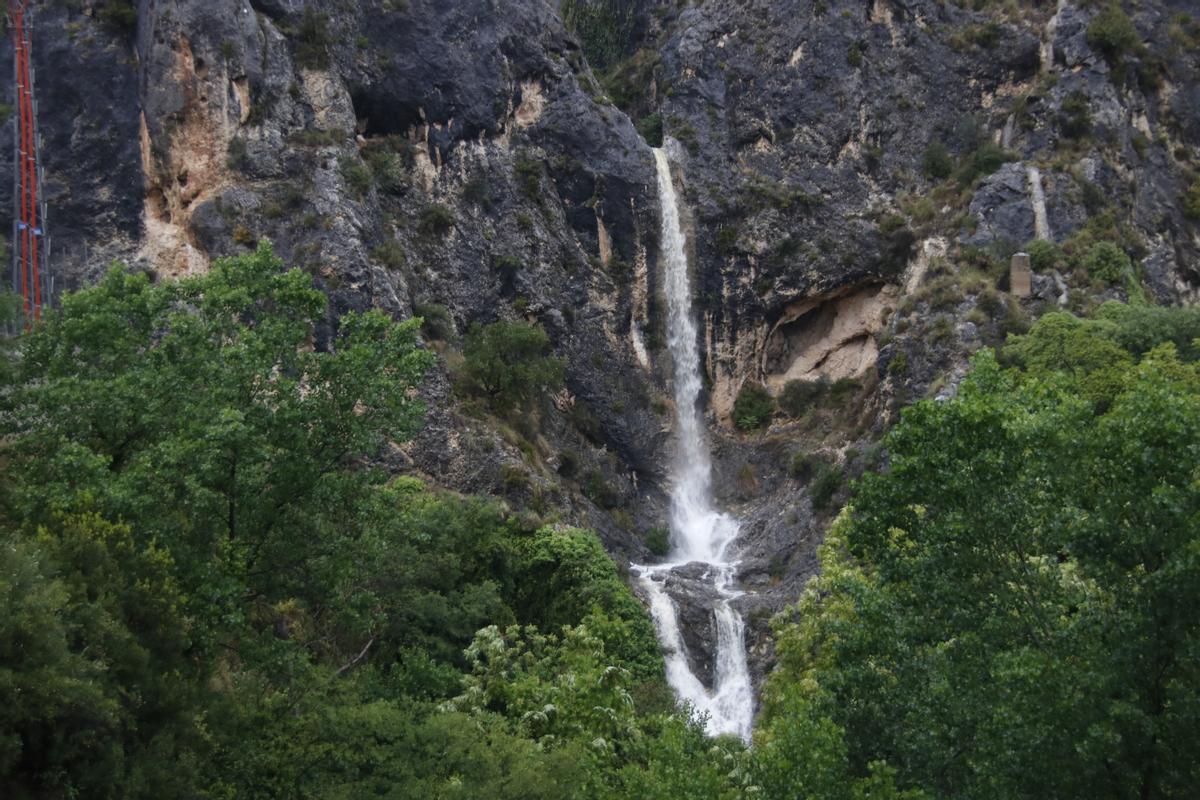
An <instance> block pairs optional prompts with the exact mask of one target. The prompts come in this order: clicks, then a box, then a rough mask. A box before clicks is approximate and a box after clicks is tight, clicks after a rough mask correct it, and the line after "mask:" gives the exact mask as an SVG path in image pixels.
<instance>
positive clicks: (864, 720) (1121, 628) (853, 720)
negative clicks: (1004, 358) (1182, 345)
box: [762, 320, 1200, 798]
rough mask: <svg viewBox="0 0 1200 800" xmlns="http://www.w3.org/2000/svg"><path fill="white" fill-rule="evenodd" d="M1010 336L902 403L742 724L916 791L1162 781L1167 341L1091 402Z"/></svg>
mask: <svg viewBox="0 0 1200 800" xmlns="http://www.w3.org/2000/svg"><path fill="white" fill-rule="evenodd" d="M1043 322H1044V320H1043ZM1040 324H1042V323H1039V325H1040ZM1052 324H1053V325H1055V326H1057V329H1060V330H1061V329H1062V327H1063V323H1062V321H1061V320H1058V321H1054V322H1053V323H1052ZM1038 334H1039V332H1038V331H1037V327H1036V326H1035V330H1034V331H1032V332H1031V340H1038V339H1039V335H1038ZM1074 335H1075V334H1074V332H1071V336H1070V337H1067V338H1066V341H1068V342H1069V341H1071V339H1072V338H1073V337H1074ZM1090 335H1092V336H1095V337H1097V338H1101V339H1105V341H1107V339H1106V338H1105V336H1104V334H1103V333H1100V332H1098V331H1097V330H1093V331H1092V332H1091V334H1090ZM1056 340H1059V341H1061V340H1063V337H1061V336H1057V337H1053V338H1051V339H1050V340H1047V341H1056ZM1028 349H1030V351H1031V352H1030V353H1027V360H1026V361H1025V362H1024V363H1026V365H1027V366H1026V371H1024V372H1017V371H1011V370H1010V371H1005V370H1003V369H1002V368H1001V367H1000V365H999V364H998V363H997V362H996V360H995V358H994V357H993V356H992V355H991V354H990V352H988V351H984V352H982V353H981V354H980V355H979V356H977V357H976V359H975V361H974V366H973V370H972V372H971V374H970V375H969V376H968V378H967V380H965V381H964V382H963V384H962V386H961V387H960V392H959V394H958V396H957V397H956V398H955V399H954V400H951V401H947V402H932V401H925V402H921V403H918V404H917V405H916V406H914V407H912V408H910V409H908V410H906V411H905V412H904V414H903V418H902V422H901V423H900V424H899V425H898V426H897V427H896V428H895V429H894V430H893V432H892V433H891V434H890V435H889V437H888V440H887V442H888V450H889V454H890V469H889V471H888V472H887V473H886V474H880V475H867V476H866V477H864V478H863V480H862V481H860V483H859V485H858V487H857V493H856V497H855V502H854V506H853V508H852V509H851V510H850V511H849V512H848V513H846V514H844V515H843V517H842V518H841V519H840V520H839V522H838V523H837V525H835V527H834V529H833V531H831V533H830V535H829V537H828V538H827V540H826V544H825V545H824V547H823V549H822V554H821V563H822V573H821V576H820V577H819V578H817V579H816V580H815V581H814V583H813V584H812V585H811V586H810V588H809V589H808V590H807V591H806V594H805V598H804V599H803V601H802V603H801V606H800V608H799V609H798V611H797V613H795V614H794V615H791V617H790V619H789V620H787V621H785V622H784V623H783V625H782V627H781V629H780V631H779V643H778V652H779V658H780V667H779V669H778V670H777V672H776V674H775V675H773V676H772V678H771V680H770V683H769V686H768V690H767V697H766V700H765V702H764V713H763V723H762V724H763V731H764V732H763V734H762V735H763V737H764V739H765V740H767V741H772V740H774V739H775V738H776V737H778V736H786V735H787V734H788V733H789V732H792V731H794V730H795V729H797V728H798V726H804V725H808V726H815V725H817V724H818V723H819V721H820V720H821V719H822V718H825V717H827V718H828V719H829V720H830V721H831V722H832V724H833V726H835V727H833V728H829V729H828V730H829V734H828V735H834V734H836V732H837V730H836V729H838V728H840V729H841V730H842V731H844V742H845V746H846V759H847V764H848V770H849V773H850V775H851V776H854V777H856V778H865V777H867V776H868V775H869V774H870V770H871V769H872V764H875V763H876V762H880V761H884V762H886V764H887V765H888V766H889V767H890V768H891V769H893V770H895V780H896V783H897V785H899V786H902V787H913V788H920V789H923V790H925V791H926V792H928V793H931V794H933V795H936V796H947V797H949V796H970V797H979V798H993V797H994V798H1011V797H1033V796H1037V797H1047V796H1063V797H1100V796H1104V797H1132V796H1142V797H1171V796H1180V795H1183V794H1186V793H1187V792H1188V791H1190V789H1189V788H1188V787H1190V786H1192V785H1193V784H1194V782H1195V781H1196V779H1197V777H1200V775H1198V774H1197V773H1198V767H1197V762H1196V760H1195V759H1194V758H1193V757H1191V755H1190V754H1184V752H1183V750H1182V749H1181V748H1180V745H1179V744H1178V743H1180V742H1188V741H1194V740H1196V737H1197V736H1200V706H1197V704H1196V703H1194V702H1193V701H1192V700H1189V699H1185V698H1189V697H1190V698H1194V697H1195V696H1197V692H1198V690H1200V671H1197V669H1196V668H1195V665H1194V663H1195V662H1194V660H1193V659H1191V657H1190V655H1189V654H1190V653H1193V652H1194V651H1195V650H1194V648H1196V646H1197V644H1198V643H1200V625H1197V623H1196V621H1195V618H1194V615H1191V614H1189V613H1187V612H1185V611H1184V610H1183V609H1184V608H1185V606H1186V604H1191V603H1195V602H1198V601H1200V561H1197V559H1195V557H1194V556H1193V553H1194V552H1195V549H1196V547H1197V546H1198V544H1200V540H1198V539H1197V531H1200V528H1197V526H1196V525H1195V520H1196V519H1197V514H1200V485H1198V484H1197V482H1196V475H1197V464H1200V456H1198V455H1197V454H1200V391H1198V390H1200V375H1198V374H1197V371H1196V368H1195V366H1194V365H1192V364H1189V363H1184V362H1181V361H1180V360H1179V359H1178V358H1177V355H1176V352H1175V348H1174V346H1173V345H1171V344H1166V345H1162V346H1160V347H1158V348H1156V349H1154V350H1151V351H1150V352H1149V353H1147V354H1146V355H1145V356H1144V357H1143V358H1142V360H1141V361H1140V362H1137V361H1135V360H1134V359H1133V358H1132V357H1130V355H1129V354H1126V357H1125V359H1124V360H1123V362H1122V363H1123V366H1122V368H1121V369H1122V371H1123V374H1122V375H1121V376H1120V380H1118V381H1117V383H1118V384H1119V386H1120V387H1121V388H1120V389H1119V390H1117V391H1116V392H1115V393H1114V395H1113V396H1112V398H1111V403H1110V404H1109V406H1108V407H1107V410H1104V411H1103V412H1102V413H1099V414H1097V407H1096V406H1095V405H1094V403H1093V402H1091V401H1090V400H1089V399H1088V398H1087V396H1086V394H1087V393H1086V391H1085V390H1084V389H1083V388H1082V387H1081V385H1080V383H1079V381H1077V380H1076V378H1075V376H1074V375H1072V374H1071V371H1070V369H1069V368H1064V367H1065V365H1064V364H1063V363H1062V362H1057V361H1055V360H1054V359H1053V358H1051V357H1050V354H1051V353H1052V350H1053V348H1049V347H1043V348H1040V350H1039V354H1037V355H1036V357H1035V354H1034V353H1033V352H1032V351H1033V350H1037V349H1038V348H1028ZM1043 359H1044V360H1043ZM797 746H801V745H797ZM831 752H834V753H835V754H836V750H835V751H831ZM812 757H814V758H815V757H816V756H815V755H814V756H812ZM876 769H878V767H876Z"/></svg>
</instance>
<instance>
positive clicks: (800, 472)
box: [788, 453, 820, 483]
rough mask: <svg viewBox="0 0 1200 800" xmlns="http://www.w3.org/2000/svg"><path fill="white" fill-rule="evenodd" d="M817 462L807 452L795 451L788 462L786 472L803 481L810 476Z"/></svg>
mask: <svg viewBox="0 0 1200 800" xmlns="http://www.w3.org/2000/svg"><path fill="white" fill-rule="evenodd" d="M819 463H820V462H819V461H817V460H816V459H815V458H813V457H812V456H810V455H808V454H807V453H795V454H793V455H792V461H791V463H790V464H788V474H789V475H791V476H792V477H793V478H795V479H796V480H798V481H800V482H802V483H803V482H804V481H807V480H808V479H809V478H811V477H812V475H813V471H814V470H815V469H816V467H817V465H818V464H819Z"/></svg>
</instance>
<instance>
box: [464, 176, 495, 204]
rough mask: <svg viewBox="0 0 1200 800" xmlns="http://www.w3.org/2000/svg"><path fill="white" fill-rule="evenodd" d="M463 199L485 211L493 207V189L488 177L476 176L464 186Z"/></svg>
mask: <svg viewBox="0 0 1200 800" xmlns="http://www.w3.org/2000/svg"><path fill="white" fill-rule="evenodd" d="M462 198H463V200H466V201H467V202H468V203H470V204H471V205H473V206H475V207H477V208H482V209H483V210H484V211H487V210H489V209H491V207H492V187H491V184H490V183H488V179H487V176H485V175H475V176H473V177H472V178H471V179H470V180H469V181H467V182H466V183H464V184H463V187H462Z"/></svg>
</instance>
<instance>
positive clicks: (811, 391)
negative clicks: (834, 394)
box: [779, 378, 829, 417]
mask: <svg viewBox="0 0 1200 800" xmlns="http://www.w3.org/2000/svg"><path fill="white" fill-rule="evenodd" d="M827 388H829V383H828V381H826V380H825V379H824V378H818V379H816V380H812V381H806V380H793V381H788V382H787V383H785V384H784V385H783V391H782V392H780V393H779V407H780V408H781V409H782V410H783V412H784V413H785V414H787V415H788V416H789V417H798V416H800V415H801V414H803V413H804V412H805V411H807V410H808V408H809V406H812V405H813V404H815V403H816V402H817V400H819V399H820V397H821V395H822V394H824V393H825V390H826V389H827Z"/></svg>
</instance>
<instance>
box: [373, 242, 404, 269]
mask: <svg viewBox="0 0 1200 800" xmlns="http://www.w3.org/2000/svg"><path fill="white" fill-rule="evenodd" d="M371 257H372V258H374V259H375V260H376V261H378V262H379V263H380V264H382V265H383V266H385V267H387V268H388V269H390V270H398V269H403V268H404V260H405V259H404V248H403V247H401V246H400V243H399V242H397V241H396V240H395V239H388V240H387V241H386V242H380V243H379V244H377V245H375V247H374V248H372V250H371Z"/></svg>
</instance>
